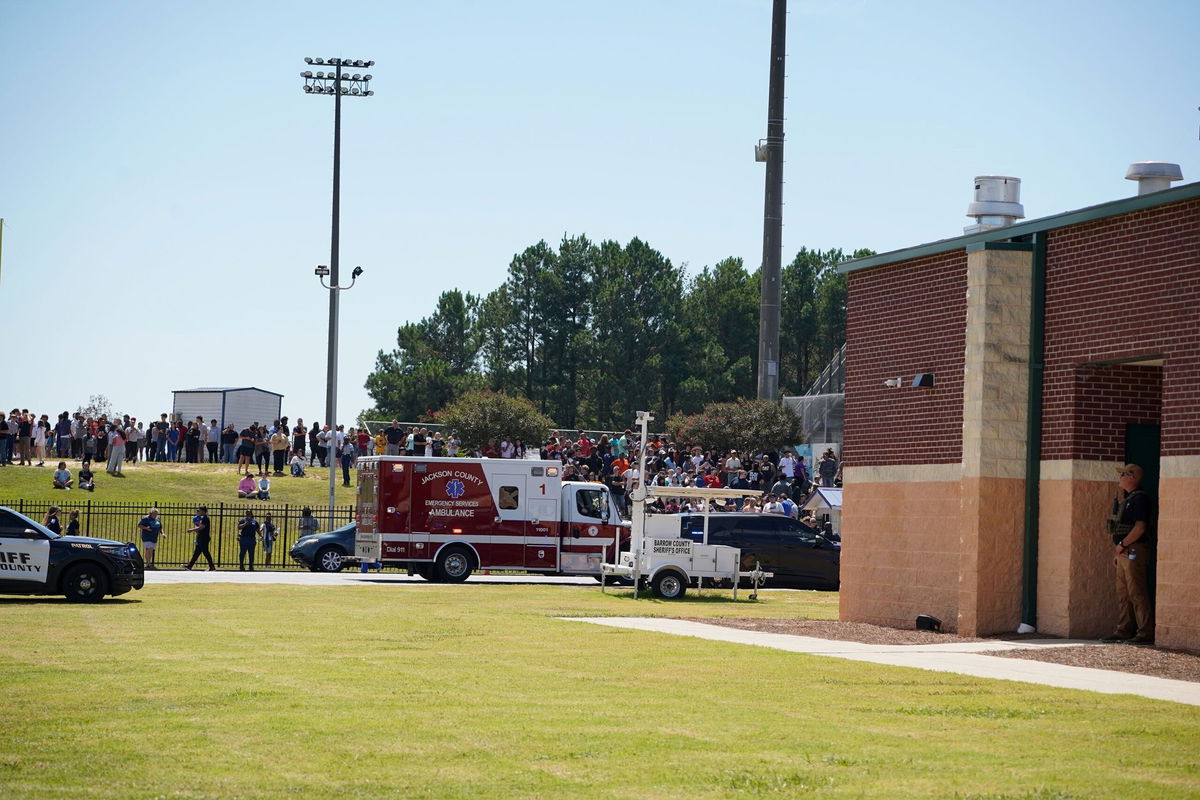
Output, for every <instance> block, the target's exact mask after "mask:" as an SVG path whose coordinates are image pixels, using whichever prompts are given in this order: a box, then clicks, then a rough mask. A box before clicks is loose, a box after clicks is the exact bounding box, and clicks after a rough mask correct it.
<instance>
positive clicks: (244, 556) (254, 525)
mask: <svg viewBox="0 0 1200 800" xmlns="http://www.w3.org/2000/svg"><path fill="white" fill-rule="evenodd" d="M258 531H259V524H258V520H256V519H255V518H254V512H253V511H251V510H250V509H246V516H244V517H242V518H241V519H240V520H238V570H239V571H241V572H245V571H246V569H247V563H246V562H247V561H248V562H249V570H250V572H254V545H255V543H256V542H257V541H258Z"/></svg>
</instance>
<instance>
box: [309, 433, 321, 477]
mask: <svg viewBox="0 0 1200 800" xmlns="http://www.w3.org/2000/svg"><path fill="white" fill-rule="evenodd" d="M320 439H321V423H320V422H314V423H313V424H312V427H311V428H309V429H308V465H309V466H310V467H311V466H312V465H313V462H314V461H316V460H317V447H318V446H320Z"/></svg>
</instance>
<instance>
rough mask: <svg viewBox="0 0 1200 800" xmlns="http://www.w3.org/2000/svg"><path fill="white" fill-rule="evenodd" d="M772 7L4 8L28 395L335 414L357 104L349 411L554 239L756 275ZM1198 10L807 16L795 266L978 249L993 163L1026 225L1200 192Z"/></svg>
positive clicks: (150, 407) (521, 1)
mask: <svg viewBox="0 0 1200 800" xmlns="http://www.w3.org/2000/svg"><path fill="white" fill-rule="evenodd" d="M770 15H771V3H770V2H769V0H688V1H687V2H684V1H683V0H640V1H639V2H632V1H629V0H606V2H602V3H574V2H561V0H559V1H558V2H527V1H525V0H512V2H507V3H494V2H480V1H478V0H477V1H475V2H445V3H418V2H391V3H378V4H376V3H370V2H360V3H355V4H351V5H344V4H343V5H339V4H336V3H329V2H322V3H312V2H288V3H283V2H272V3H264V2H257V3H255V2H236V3H235V2H220V1H218V2H206V3H162V2H120V0H111V1H110V2H103V3H88V2H43V1H39V2H37V3H20V4H18V3H15V2H14V3H8V4H6V7H5V10H4V12H3V14H2V15H0V53H3V56H4V58H3V63H4V67H5V73H6V74H5V76H4V80H3V81H2V82H0V109H2V110H3V114H2V116H0V119H2V120H3V124H0V153H2V154H3V156H2V160H0V164H2V165H3V166H2V171H0V189H2V191H0V217H3V218H5V220H6V229H5V231H4V253H3V274H2V277H0V306H2V307H3V310H4V311H3V314H2V315H0V335H2V338H3V341H4V342H5V344H6V347H5V348H4V349H5V353H6V356H7V358H6V367H7V369H6V371H5V374H6V375H7V378H6V379H5V380H4V381H3V386H4V389H5V391H4V397H3V398H2V399H0V402H3V403H4V404H5V408H11V407H12V406H13V405H19V406H22V407H29V408H31V409H36V410H37V411H39V412H46V413H49V414H51V417H52V418H53V415H54V413H56V412H58V411H60V410H64V409H65V410H72V411H73V410H74V409H75V408H76V406H78V405H79V404H80V403H82V402H84V401H86V399H87V396H88V395H89V394H93V393H102V394H105V395H107V396H108V397H109V398H111V399H112V401H113V403H114V405H115V406H116V407H117V410H119V411H125V412H126V413H133V414H135V415H137V416H139V417H142V416H151V415H154V416H157V414H158V413H159V412H160V411H162V410H166V409H168V408H169V407H170V402H171V390H172V389H180V388H192V387H196V386H213V385H223V386H242V385H255V386H259V387H262V388H265V389H269V390H272V391H276V392H280V393H282V394H284V395H285V400H284V412H285V413H287V414H289V415H290V416H292V417H296V416H301V417H304V418H305V419H307V420H312V419H314V418H320V419H324V416H325V415H324V411H325V408H324V396H325V390H324V378H325V353H326V350H325V347H326V321H327V293H326V292H324V291H323V290H322V289H320V287H319V286H318V284H317V280H316V278H315V277H313V274H312V270H313V267H314V266H315V265H316V264H323V263H327V262H328V258H329V205H330V191H331V187H330V183H331V181H330V178H331V164H332V158H331V145H332V126H333V109H332V98H327V97H315V96H306V95H305V94H304V93H303V91H302V90H301V85H302V80H301V79H300V77H299V73H300V71H301V70H302V69H304V63H303V57H304V56H306V55H309V56H322V57H331V56H339V57H346V58H363V59H368V58H369V59H374V60H375V61H376V62H378V63H377V64H376V66H375V67H374V68H373V69H372V70H371V72H372V73H373V74H374V75H375V78H376V80H375V81H374V88H375V91H376V94H375V96H374V97H372V98H370V99H367V100H348V101H347V102H346V103H345V105H344V109H343V111H344V119H343V155H342V167H343V185H342V264H343V265H344V267H346V268H347V269H348V268H349V267H352V266H353V265H358V264H361V265H362V266H363V267H364V269H365V270H366V274H365V275H364V276H363V278H362V279H361V280H360V282H359V285H358V287H357V288H355V289H354V290H353V291H351V292H347V293H344V294H343V303H342V326H341V330H342V340H341V368H340V381H339V397H340V400H339V409H340V410H341V414H339V416H340V417H341V420H342V421H343V422H352V421H353V416H354V415H355V414H356V413H357V412H358V411H360V410H361V409H363V408H365V407H367V406H369V405H370V400H369V398H368V396H367V394H366V392H365V390H364V389H363V388H362V384H363V380H364V379H365V377H366V375H367V373H368V372H369V371H370V370H371V368H372V366H373V364H374V359H375V354H376V352H377V351H378V350H380V349H381V348H382V349H391V348H392V347H393V346H394V342H395V330H396V327H397V326H398V325H400V324H401V323H403V322H405V321H409V320H413V321H415V320H418V319H420V318H421V317H422V316H425V315H426V314H427V313H429V311H430V310H431V309H432V307H433V303H434V301H435V299H436V298H437V296H438V294H439V293H441V292H442V291H445V290H447V289H451V288H459V289H462V290H464V291H470V292H475V293H486V292H488V291H490V290H491V289H493V288H495V287H496V286H498V285H499V284H500V283H501V281H502V280H503V278H504V275H505V269H506V267H507V265H508V262H509V261H510V259H511V257H512V255H513V254H514V253H516V252H519V251H520V250H522V249H524V248H525V247H526V246H528V245H530V244H533V243H535V242H537V241H538V240H540V239H543V238H544V239H546V240H547V241H548V242H550V243H551V244H557V243H558V241H559V240H560V239H561V237H562V236H563V235H564V234H571V235H574V234H578V233H584V234H587V235H588V236H589V237H591V238H592V239H593V240H594V241H600V240H603V239H616V240H619V241H621V242H625V241H627V240H628V239H629V238H631V237H633V236H640V237H642V238H643V239H645V240H647V241H648V242H649V243H650V244H651V245H652V246H654V247H656V248H658V249H659V250H660V251H662V252H663V253H664V254H665V255H666V256H667V257H669V258H670V259H671V260H672V261H673V262H674V263H676V264H685V265H686V266H687V268H688V270H689V272H694V271H696V270H698V269H700V268H701V267H703V266H705V265H710V264H713V263H715V262H717V261H719V260H720V259H722V258H725V257H728V256H739V257H741V258H743V259H744V260H745V262H746V264H747V266H748V267H749V268H751V269H753V268H755V267H756V266H757V265H758V263H759V261H760V259H761V247H762V246H761V237H762V206H763V165H761V164H757V163H755V162H754V160H753V150H752V146H753V144H754V143H755V142H756V141H757V140H758V139H759V138H761V137H763V136H764V135H765V131H766V96H767V70H768V50H769V44H770ZM1198 23H1200V4H1196V3H1195V2H1189V1H1188V0H1172V1H1168V0H1147V1H1146V2H1138V3H1130V2H1115V1H1114V0H1088V1H1087V2H1083V1H1082V0H1057V1H1055V2H1045V0H1043V1H1042V2H1032V1H1031V0H1014V2H1010V3H1005V4H1001V3H976V2H913V3H897V2H888V1H885V0H878V1H876V0H870V1H868V0H863V1H862V2H853V1H852V0H850V1H848V2H832V0H827V1H826V2H801V1H800V0H792V3H791V11H790V15H789V21H788V27H789V31H788V41H789V47H788V63H787V72H788V79H787V145H786V159H787V165H786V171H785V177H786V186H785V195H784V199H785V203H786V205H785V209H784V224H785V227H784V259H785V261H786V260H788V259H790V258H791V256H792V255H793V254H794V253H795V251H796V250H798V249H799V248H800V247H802V246H808V247H812V248H821V249H825V248H832V247H840V248H843V249H845V250H851V249H854V248H857V247H871V248H874V249H876V250H879V251H884V250H892V249H896V248H900V247H905V246H909V245H914V244H920V243H922V242H926V241H930V240H934V239H941V238H946V237H948V236H954V235H957V234H959V233H961V231H962V227H963V225H965V224H967V222H968V220H967V218H966V217H965V216H964V213H965V211H966V206H967V203H968V202H969V201H970V199H971V190H972V179H973V177H974V176H975V175H978V174H989V173H996V174H1005V175H1015V176H1018V177H1020V178H1022V179H1023V182H1024V183H1023V187H1022V191H1023V195H1022V199H1023V201H1024V204H1025V209H1026V215H1027V217H1029V218H1034V217H1039V216H1045V215H1048V214H1054V213H1058V212H1061V211H1066V210H1070V209H1073V208H1079V207H1083V206H1088V205H1092V204H1095V203H1098V202H1103V201H1106V200H1112V199H1115V198H1119V197H1123V196H1128V195H1131V194H1134V193H1135V191H1136V187H1135V185H1134V184H1133V183H1131V182H1128V181H1125V180H1123V177H1124V174H1125V169H1126V167H1127V166H1128V164H1129V163H1130V162H1132V161H1140V160H1164V161H1174V162H1177V163H1179V164H1181V165H1182V168H1183V173H1184V177H1185V180H1186V181H1195V180H1197V179H1200V143H1198V142H1197V128H1198V126H1200V113H1198V112H1197V110H1196V107H1197V105H1200V91H1198V89H1200V86H1198V84H1200V47H1197V46H1196V40H1197V34H1200V24H1198Z"/></svg>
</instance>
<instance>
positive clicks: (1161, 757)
mask: <svg viewBox="0 0 1200 800" xmlns="http://www.w3.org/2000/svg"><path fill="white" fill-rule="evenodd" d="M836 603H837V596H836V594H831V593H816V592H770V593H765V594H764V599H763V600H761V601H759V602H756V603H751V602H746V601H739V602H738V603H736V604H735V603H732V602H729V601H727V600H725V599H722V598H719V597H715V596H708V597H700V598H695V599H691V598H690V596H689V600H688V601H684V602H680V603H660V602H654V601H650V600H642V601H633V600H632V599H630V597H629V593H628V592H627V591H626V592H617V593H614V594H610V595H603V594H601V592H600V591H599V589H598V588H591V587H572V586H519V585H507V586H496V585H470V584H468V585H461V586H437V585H429V584H419V583H418V584H408V585H392V586H365V587H305V586H251V585H221V584H196V585H165V586H164V585H159V586H154V585H152V586H149V587H147V588H146V589H144V590H143V591H141V592H136V593H133V594H132V595H127V596H126V597H125V598H120V599H118V600H116V601H108V602H105V603H102V604H99V605H95V606H78V605H70V604H67V603H66V602H63V601H60V600H58V599H26V598H0V620H3V633H0V697H3V702H2V703H0V796H2V797H4V798H55V800H57V799H58V798H66V797H70V798H92V797H96V798H151V797H164V798H232V797H249V798H258V797H262V798H267V797H284V796H292V797H296V798H305V800H308V799H309V798H347V797H350V798H358V797H371V798H375V797H378V798H407V797H470V798H491V797H540V798H560V797H568V798H569V797H579V798H597V797H599V798H604V797H613V798H682V797H686V798H718V797H719V798H725V797H741V796H752V797H758V796H761V797H845V798H855V797H886V798H905V797H939V798H945V797H962V798H968V797H969V798H1040V799H1042V800H1045V799H1046V798H1107V797H1111V798H1135V797H1144V798H1170V797H1179V798H1183V797H1196V796H1197V794H1198V793H1200V767H1198V765H1197V764H1198V760H1200V744H1198V743H1200V709H1197V708H1194V707H1189V706H1182V705H1176V704H1171V703H1165V702H1158V701H1153V700H1146V699H1142V698H1137V697H1124V696H1107V695H1100V694H1092V693H1088V692H1079V691H1066V690H1059V689H1051V688H1047V687H1040V686H1031V685H1025V684H1017V683H1010V682H1001V681H987V680H981V679H975V678H969V677H960V676H955V675H949V674H942V673H932V672H922V671H918V670H909V669H902V668H895V667H884V666H874V665H869V664H863V663H857V662H850V661H842V660H837V659H831V658H818V657H813V656H806V655H797V654H791V653H784V652H777V651H772V650H767V649H763V648H754V647H746V646H739V645H734V644H728V643H720V642H709V641H703V640H697V639H688V638H682V637H672V636H667V635H660V634H653V633H647V632H637V631H625V630H619V629H611V628H603V627H600V626H592V625H587V624H583V623H579V622H568V621H563V620H559V619H557V617H559V616H568V615H579V616H586V615H604V616H612V615H634V614H645V615H672V616H768V617H780V616H805V617H810V618H833V617H835V616H836V612H837V605H836Z"/></svg>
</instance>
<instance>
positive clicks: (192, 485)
mask: <svg viewBox="0 0 1200 800" xmlns="http://www.w3.org/2000/svg"><path fill="white" fill-rule="evenodd" d="M57 466H58V459H54V460H47V461H46V466H44V467H17V466H9V467H4V468H3V469H0V501H6V500H14V499H17V498H22V499H25V500H48V501H51V502H54V503H57V504H58V505H60V506H62V507H63V508H70V507H72V506H73V505H78V504H81V503H86V502H87V501H88V500H94V501H98V502H137V503H146V504H147V505H149V504H150V503H152V502H158V503H164V504H165V503H205V504H207V505H214V504H216V503H221V502H224V503H237V502H248V501H239V500H238V499H237V484H238V480H239V479H240V478H239V476H238V474H237V465H235V464H177V463H170V462H163V463H156V464H145V463H138V464H127V465H125V467H124V472H125V476H126V477H124V478H113V477H110V476H109V475H106V474H105V472H104V467H103V465H97V466H96V467H94V468H93V470H92V471H93V472H95V473H96V491H94V492H81V491H78V490H72V491H70V492H64V491H61V490H57V489H55V488H54V486H53V473H54V469H55V467H57ZM67 469H69V470H71V476H72V477H77V475H78V472H79V462H77V461H68V462H67ZM356 481H357V476H356V474H355V471H354V470H350V483H351V486H350V488H345V487H343V486H342V479H341V471H340V470H339V472H338V478H337V487H336V494H335V498H336V500H337V504H338V505H349V504H350V503H353V502H354V484H355V482H356ZM271 502H272V503H290V504H292V505H304V504H308V505H312V506H325V505H328V503H329V470H327V469H321V468H320V467H313V468H310V469H308V475H307V476H305V477H303V478H292V477H290V476H284V477H279V478H275V477H272V478H271Z"/></svg>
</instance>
